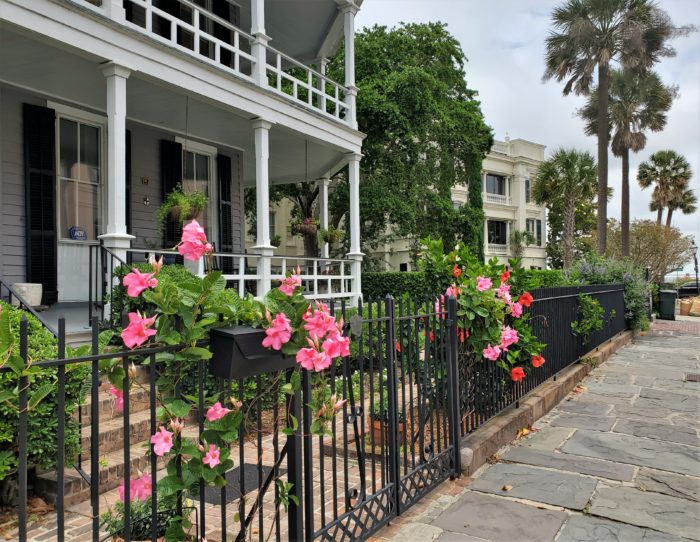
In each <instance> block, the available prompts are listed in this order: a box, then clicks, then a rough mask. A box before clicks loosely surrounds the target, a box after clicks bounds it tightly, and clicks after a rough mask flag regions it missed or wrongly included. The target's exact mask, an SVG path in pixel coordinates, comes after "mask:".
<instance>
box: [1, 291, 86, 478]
mask: <svg viewBox="0 0 700 542" xmlns="http://www.w3.org/2000/svg"><path fill="white" fill-rule="evenodd" d="M0 311H2V312H4V311H8V313H9V316H10V318H9V321H10V333H11V335H12V336H13V337H14V341H15V343H18V342H19V329H20V320H21V318H22V316H23V315H26V316H27V325H28V331H29V334H28V344H27V346H28V355H29V361H30V362H37V361H41V360H46V359H55V358H56V355H57V353H58V349H57V340H56V337H55V336H54V335H53V334H52V333H51V332H50V331H48V330H47V329H46V328H45V327H43V326H42V325H41V322H39V320H37V319H36V318H35V317H34V316H32V315H31V314H28V313H26V312H25V311H23V310H21V309H18V308H16V307H12V306H10V305H8V304H6V303H3V302H1V301H0ZM89 371H90V367H89V365H88V364H70V365H67V366H66V385H65V390H66V399H65V413H64V415H65V421H66V432H65V439H66V458H67V459H70V458H71V457H73V456H74V455H75V454H77V452H78V449H79V446H80V427H79V426H78V421H77V419H75V418H74V417H73V416H72V414H73V413H74V412H75V410H76V408H77V407H78V405H79V404H80V403H81V401H82V399H83V398H84V397H85V393H86V384H87V380H88V375H89ZM28 378H29V394H30V397H31V394H32V392H33V391H36V390H38V389H40V388H41V387H42V386H46V385H50V386H51V387H52V390H51V391H50V392H49V393H48V395H47V396H46V397H44V398H43V400H41V401H39V403H38V404H37V405H36V406H34V407H33V408H32V409H31V410H30V411H29V420H28V430H29V431H28V449H29V457H28V462H29V464H30V465H39V466H41V467H42V468H45V469H50V468H53V467H54V466H55V464H56V445H57V439H56V433H57V429H58V416H57V415H56V414H57V412H56V409H57V403H56V390H57V382H58V379H57V369H56V368H53V367H52V368H44V369H42V370H41V371H39V372H37V373H35V374H32V375H31V376H29V377H28ZM17 383H18V382H17V376H16V375H15V373H13V372H11V371H4V372H1V373H0V390H5V391H8V390H13V389H15V388H16V386H17ZM17 407H18V405H17V403H16V401H15V400H11V399H10V400H6V401H3V402H1V403H0V480H2V479H4V478H5V477H6V476H8V475H9V474H12V472H13V471H14V470H15V469H16V468H17V453H18V450H17V432H18V422H19V418H18V415H17Z"/></svg>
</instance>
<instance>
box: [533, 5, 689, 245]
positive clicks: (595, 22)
mask: <svg viewBox="0 0 700 542" xmlns="http://www.w3.org/2000/svg"><path fill="white" fill-rule="evenodd" d="M552 23H553V26H554V30H553V31H551V32H550V34H549V37H548V38H547V42H546V45H547V52H546V54H545V60H546V69H545V72H544V79H545V80H548V79H551V78H554V79H556V80H557V81H563V80H565V79H566V84H565V85H564V89H563V92H564V95H565V96H566V95H568V94H570V93H571V92H572V91H573V92H574V93H576V94H589V93H590V90H591V85H592V84H593V75H594V71H595V70H596V68H597V69H598V88H599V89H600V99H599V101H598V252H600V253H601V254H603V253H604V252H605V249H606V245H607V241H606V227H607V220H608V214H607V195H608V87H609V77H610V75H609V70H610V66H611V64H619V65H620V66H622V67H623V68H624V69H634V70H637V71H645V70H647V69H649V68H650V67H651V66H652V65H654V64H655V63H656V62H658V61H659V60H660V59H661V58H662V57H666V56H673V55H674V54H675V51H674V50H673V48H671V47H670V46H669V45H668V44H667V42H668V40H669V39H671V38H673V37H675V36H679V35H685V34H687V33H689V32H690V31H692V30H694V27H692V26H686V27H674V26H673V24H672V23H671V20H670V18H669V16H668V15H667V14H666V12H665V11H663V10H661V9H660V8H659V7H658V6H657V5H656V3H655V2H654V1H653V0H566V1H565V2H564V4H562V5H561V6H559V7H557V8H555V10H554V11H553V12H552Z"/></svg>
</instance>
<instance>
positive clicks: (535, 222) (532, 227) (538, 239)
mask: <svg viewBox="0 0 700 542" xmlns="http://www.w3.org/2000/svg"><path fill="white" fill-rule="evenodd" d="M525 225H526V228H527V231H528V232H530V233H531V234H532V236H533V237H534V238H535V244H536V245H537V246H538V247H541V246H542V221H541V220H540V219H538V218H528V219H527V220H526V222H525Z"/></svg>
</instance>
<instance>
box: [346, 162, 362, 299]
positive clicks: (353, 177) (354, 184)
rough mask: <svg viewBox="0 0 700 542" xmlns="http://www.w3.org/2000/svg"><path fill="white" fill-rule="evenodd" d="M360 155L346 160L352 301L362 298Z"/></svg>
mask: <svg viewBox="0 0 700 542" xmlns="http://www.w3.org/2000/svg"><path fill="white" fill-rule="evenodd" d="M361 158H362V155H360V154H351V155H350V157H349V160H348V183H349V185H350V252H349V253H348V255H347V257H348V259H349V260H352V293H353V297H352V301H353V303H354V304H356V303H357V301H358V300H359V299H360V297H361V296H362V257H363V256H364V254H362V251H361V249H360V159H361Z"/></svg>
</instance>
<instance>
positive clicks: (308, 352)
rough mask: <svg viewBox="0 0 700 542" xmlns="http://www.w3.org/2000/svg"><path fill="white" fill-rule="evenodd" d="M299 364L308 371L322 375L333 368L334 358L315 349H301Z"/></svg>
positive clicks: (298, 355) (298, 358)
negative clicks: (322, 372)
mask: <svg viewBox="0 0 700 542" xmlns="http://www.w3.org/2000/svg"><path fill="white" fill-rule="evenodd" d="M312 344H313V343H312ZM297 363H298V364H299V365H301V366H302V368H304V369H306V370H307V371H316V372H317V373H320V372H321V371H323V370H325V369H328V367H330V366H331V363H333V358H331V357H330V356H329V355H328V354H326V353H325V352H319V351H318V350H316V349H315V348H301V349H300V350H299V351H298V352H297Z"/></svg>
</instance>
